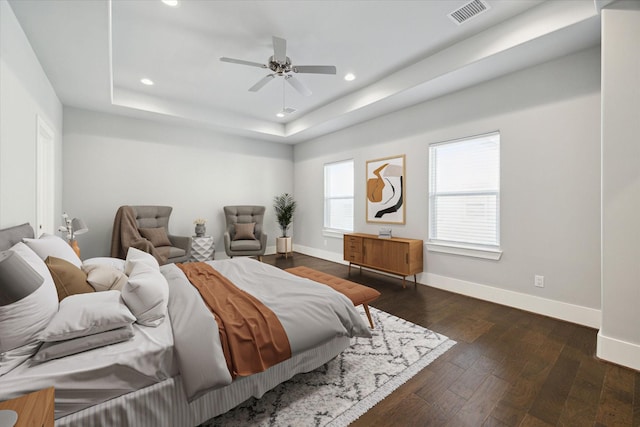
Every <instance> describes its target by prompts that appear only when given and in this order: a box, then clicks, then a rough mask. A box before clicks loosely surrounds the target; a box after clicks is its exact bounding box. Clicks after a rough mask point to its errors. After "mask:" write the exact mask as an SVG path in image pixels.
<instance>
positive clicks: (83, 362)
mask: <svg viewBox="0 0 640 427" xmlns="http://www.w3.org/2000/svg"><path fill="white" fill-rule="evenodd" d="M133 329H134V336H133V338H131V339H130V340H127V341H125V342H122V343H118V344H113V345H109V346H106V347H102V348H97V349H94V350H90V351H86V352H83V353H79V354H75V355H72V356H67V357H63V358H61V359H55V360H50V361H48V362H44V363H40V364H37V363H34V362H33V361H31V360H27V361H26V362H25V363H23V364H22V365H20V366H18V367H16V368H15V369H13V370H12V371H10V372H8V373H7V374H5V375H3V376H0V400H7V399H12V398H15V397H18V396H20V395H23V394H26V393H30V392H32V391H35V390H39V389H42V388H46V387H51V386H53V385H55V388H56V407H55V418H59V417H62V416H65V415H68V414H71V413H73V412H76V411H79V410H81V409H84V408H87V407H89V406H93V405H96V404H99V403H101V402H104V401H107V400H109V399H113V398H115V397H117V396H121V395H123V394H126V393H130V392H132V391H135V390H140V389H141V388H144V387H147V386H149V385H151V384H155V383H158V382H160V381H164V380H166V379H167V378H170V377H172V376H175V375H176V374H177V365H176V363H175V360H174V356H173V334H172V331H171V322H170V321H169V320H168V319H167V320H165V321H164V322H163V323H162V324H161V325H159V326H158V327H156V328H151V327H147V326H141V325H138V324H134V325H133Z"/></svg>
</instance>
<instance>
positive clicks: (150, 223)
mask: <svg viewBox="0 0 640 427" xmlns="http://www.w3.org/2000/svg"><path fill="white" fill-rule="evenodd" d="M131 208H132V209H133V212H134V213H135V215H136V223H137V224H138V228H157V227H163V228H164V230H165V231H166V232H167V236H169V241H171V247H170V248H169V258H168V259H167V263H175V262H186V261H188V260H189V257H190V256H191V237H190V236H176V235H173V234H169V217H170V216H171V212H172V211H173V208H172V207H171V206H131Z"/></svg>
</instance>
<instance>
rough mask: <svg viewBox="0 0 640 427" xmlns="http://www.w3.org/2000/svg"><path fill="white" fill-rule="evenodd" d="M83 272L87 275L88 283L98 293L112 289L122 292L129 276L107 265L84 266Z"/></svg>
mask: <svg viewBox="0 0 640 427" xmlns="http://www.w3.org/2000/svg"><path fill="white" fill-rule="evenodd" d="M82 270H83V271H84V272H85V273H87V282H89V284H90V285H91V286H93V289H95V290H96V291H98V292H100V291H108V290H110V289H113V290H116V291H121V290H122V288H123V287H124V285H126V284H127V280H128V277H127V275H126V274H124V272H123V271H121V270H118V269H117V268H115V267H112V266H110V265H107V264H93V265H89V266H86V265H83V266H82Z"/></svg>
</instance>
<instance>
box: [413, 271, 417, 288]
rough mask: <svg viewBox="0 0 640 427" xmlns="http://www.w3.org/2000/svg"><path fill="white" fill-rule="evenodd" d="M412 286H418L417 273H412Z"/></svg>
mask: <svg viewBox="0 0 640 427" xmlns="http://www.w3.org/2000/svg"><path fill="white" fill-rule="evenodd" d="M413 287H414V288H417V287H418V275H417V274H414V275H413Z"/></svg>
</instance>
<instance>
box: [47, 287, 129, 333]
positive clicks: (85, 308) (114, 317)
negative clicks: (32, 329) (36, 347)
mask: <svg viewBox="0 0 640 427" xmlns="http://www.w3.org/2000/svg"><path fill="white" fill-rule="evenodd" d="M135 320H136V318H135V317H134V316H133V314H131V311H129V309H128V308H127V306H126V305H125V304H124V302H123V301H122V299H121V298H120V292H118V291H105V292H91V293H88V294H75V295H70V296H68V297H66V298H65V299H63V300H62V301H60V309H59V310H58V313H57V314H56V315H55V316H54V317H53V319H51V322H50V323H49V325H48V326H47V328H46V329H45V330H44V331H43V332H42V341H45V342H51V341H63V340H69V339H73V338H78V337H84V336H87V335H93V334H98V333H100V332H104V331H110V330H111V329H117V328H121V327H123V326H126V325H130V324H132V323H133V322H135Z"/></svg>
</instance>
